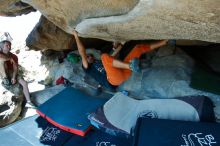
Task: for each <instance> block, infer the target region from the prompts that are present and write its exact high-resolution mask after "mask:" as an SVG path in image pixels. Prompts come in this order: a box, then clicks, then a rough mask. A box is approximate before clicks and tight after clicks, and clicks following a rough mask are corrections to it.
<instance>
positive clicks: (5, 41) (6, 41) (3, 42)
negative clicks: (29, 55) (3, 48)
mask: <svg viewBox="0 0 220 146" xmlns="http://www.w3.org/2000/svg"><path fill="white" fill-rule="evenodd" d="M1 43H2V44H5V43H9V44H10V45H11V42H10V41H8V40H4V41H2V42H1Z"/></svg>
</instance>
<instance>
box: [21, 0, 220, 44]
mask: <svg viewBox="0 0 220 146" xmlns="http://www.w3.org/2000/svg"><path fill="white" fill-rule="evenodd" d="M22 1H23V2H25V3H28V4H30V5H31V6H33V7H34V8H35V9H37V10H39V11H40V12H41V13H42V14H43V15H44V16H45V17H46V18H47V19H48V20H50V21H51V22H53V23H54V24H55V25H56V26H58V27H60V28H61V29H63V30H64V31H66V32H67V33H71V32H72V30H73V29H74V28H76V29H77V31H79V33H80V35H81V36H84V37H90V38H101V39H105V40H111V41H112V40H143V39H187V40H201V41H209V42H220V29H219V28H220V9H219V5H220V1H219V0H203V1H201V0H186V1H183V0H181V1H176V0H166V1H164V0H139V1H137V0H121V1H116V0H105V1H100V0H90V1H86V0H81V1H77V0H66V1H65V2H64V1H62V2H61V1H59V0H54V1H44V0H22Z"/></svg>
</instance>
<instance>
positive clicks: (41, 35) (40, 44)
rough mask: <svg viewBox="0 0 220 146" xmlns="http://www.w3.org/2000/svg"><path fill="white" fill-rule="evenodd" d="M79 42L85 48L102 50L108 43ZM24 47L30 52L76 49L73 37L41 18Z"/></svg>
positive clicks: (87, 39) (96, 41)
mask: <svg viewBox="0 0 220 146" xmlns="http://www.w3.org/2000/svg"><path fill="white" fill-rule="evenodd" d="M81 41H82V42H83V44H84V45H85V47H90V48H91V47H92V48H96V49H102V47H103V46H106V45H109V44H110V42H107V41H104V40H100V39H94V38H82V39H81ZM26 45H27V46H28V47H29V48H30V49H32V50H56V51H60V50H68V49H76V43H75V39H74V37H73V35H70V34H68V33H66V32H65V31H63V30H62V29H60V28H59V27H57V26H56V25H54V24H53V23H52V22H50V21H48V19H46V18H45V17H44V16H41V18H40V20H39V22H38V23H37V25H36V26H35V27H34V29H33V30H32V31H31V33H30V34H29V35H28V37H27V39H26Z"/></svg>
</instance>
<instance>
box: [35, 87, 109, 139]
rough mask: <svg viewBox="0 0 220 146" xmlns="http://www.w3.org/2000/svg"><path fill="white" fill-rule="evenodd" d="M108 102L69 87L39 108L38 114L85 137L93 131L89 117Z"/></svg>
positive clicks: (66, 129) (64, 128) (62, 127)
mask: <svg viewBox="0 0 220 146" xmlns="http://www.w3.org/2000/svg"><path fill="white" fill-rule="evenodd" d="M106 101H107V99H104V98H97V97H93V96H90V95H88V94H85V93H83V92H82V91H80V90H77V89H74V88H72V87H68V88H65V89H64V90H63V91H61V92H60V93H58V94H57V95H55V96H54V97H52V98H51V99H49V100H48V101H47V102H45V103H44V104H42V105H41V106H39V108H38V110H37V112H38V113H39V114H40V115H41V116H42V117H44V118H45V119H47V121H49V122H50V123H52V124H53V125H55V126H57V127H59V128H61V129H63V130H65V131H68V132H71V133H74V134H77V135H80V136H84V135H85V134H86V133H87V132H88V131H89V130H90V129H91V124H90V122H89V120H88V119H87V117H88V115H89V114H90V113H91V112H94V111H95V110H96V109H97V108H98V107H100V106H102V105H103V104H104V103H105V102H106Z"/></svg>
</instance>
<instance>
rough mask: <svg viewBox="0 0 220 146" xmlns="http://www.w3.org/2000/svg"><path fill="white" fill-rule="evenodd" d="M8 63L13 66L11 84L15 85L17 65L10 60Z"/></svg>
mask: <svg viewBox="0 0 220 146" xmlns="http://www.w3.org/2000/svg"><path fill="white" fill-rule="evenodd" d="M10 61H11V63H12V64H13V73H12V78H11V83H12V84H15V83H16V82H17V81H16V76H17V73H18V64H17V63H16V62H15V61H14V60H13V59H11V60H10Z"/></svg>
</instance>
